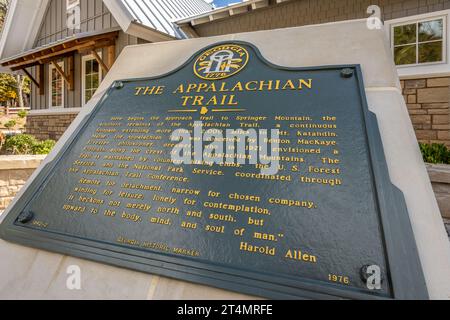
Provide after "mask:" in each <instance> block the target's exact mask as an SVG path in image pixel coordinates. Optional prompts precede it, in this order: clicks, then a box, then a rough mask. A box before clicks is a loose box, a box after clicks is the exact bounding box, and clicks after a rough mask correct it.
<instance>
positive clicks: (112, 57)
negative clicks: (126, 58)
mask: <svg viewBox="0 0 450 320" xmlns="http://www.w3.org/2000/svg"><path fill="white" fill-rule="evenodd" d="M115 61H116V46H115V45H112V46H109V47H108V68H109V69H111V68H112V66H113V64H114V62H115Z"/></svg>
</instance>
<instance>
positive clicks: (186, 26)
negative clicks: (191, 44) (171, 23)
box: [176, 0, 293, 37]
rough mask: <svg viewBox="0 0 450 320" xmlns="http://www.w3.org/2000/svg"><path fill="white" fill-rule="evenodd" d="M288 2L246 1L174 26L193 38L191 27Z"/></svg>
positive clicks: (285, 0)
mask: <svg viewBox="0 0 450 320" xmlns="http://www.w3.org/2000/svg"><path fill="white" fill-rule="evenodd" d="M288 1H293V0H248V1H244V2H241V3H237V4H234V5H230V6H227V7H223V8H218V9H216V10H213V11H210V12H207V13H204V14H199V15H196V16H192V17H189V18H186V19H182V20H178V21H177V22H176V24H178V25H179V26H180V28H181V29H182V30H183V31H184V32H185V33H187V34H189V35H190V36H191V37H195V36H196V34H195V32H193V30H192V27H194V28H195V27H196V26H198V25H201V24H204V23H209V22H213V21H217V20H223V19H227V18H230V17H233V16H236V15H240V14H245V13H248V12H251V11H254V10H259V9H263V8H267V7H270V6H274V5H278V4H281V3H284V2H288Z"/></svg>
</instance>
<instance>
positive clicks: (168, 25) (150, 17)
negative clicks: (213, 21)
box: [120, 0, 213, 38]
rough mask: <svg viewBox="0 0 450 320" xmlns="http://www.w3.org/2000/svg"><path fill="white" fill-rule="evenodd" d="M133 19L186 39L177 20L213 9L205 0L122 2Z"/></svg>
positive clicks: (135, 0) (133, 0) (129, 0)
mask: <svg viewBox="0 0 450 320" xmlns="http://www.w3.org/2000/svg"><path fill="white" fill-rule="evenodd" d="M120 1H122V3H123V5H124V6H125V7H126V8H127V9H128V11H129V13H130V14H131V16H132V17H133V19H134V20H135V21H136V22H138V23H140V24H142V25H145V26H148V27H150V28H153V29H155V30H158V31H160V32H164V33H167V34H169V35H171V36H173V37H177V38H180V37H184V36H183V34H182V33H181V32H180V30H179V29H178V27H177V25H176V24H175V23H174V22H175V21H177V20H180V19H184V18H187V17H191V16H197V15H199V14H202V13H205V12H209V11H211V10H212V9H213V7H212V6H211V5H210V4H208V3H206V2H205V1H204V0H120Z"/></svg>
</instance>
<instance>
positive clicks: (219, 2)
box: [214, 0, 242, 8]
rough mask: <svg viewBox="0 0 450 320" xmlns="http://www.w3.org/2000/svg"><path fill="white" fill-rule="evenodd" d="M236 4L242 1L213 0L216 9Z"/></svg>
mask: <svg viewBox="0 0 450 320" xmlns="http://www.w3.org/2000/svg"><path fill="white" fill-rule="evenodd" d="M237 2H242V0H214V4H215V6H216V8H218V7H224V6H226V5H228V4H230V3H237Z"/></svg>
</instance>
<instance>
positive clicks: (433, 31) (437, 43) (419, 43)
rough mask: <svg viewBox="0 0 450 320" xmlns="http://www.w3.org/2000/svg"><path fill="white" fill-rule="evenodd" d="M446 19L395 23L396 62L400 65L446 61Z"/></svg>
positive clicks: (394, 45)
mask: <svg viewBox="0 0 450 320" xmlns="http://www.w3.org/2000/svg"><path fill="white" fill-rule="evenodd" d="M445 23H446V21H445V19H444V18H435V19H428V20H421V21H416V22H413V23H404V24H400V25H398V24H397V25H393V26H392V29H391V39H392V48H393V52H394V59H395V64H396V65H398V66H405V65H418V64H431V63H442V62H445V59H446V57H445V47H446V44H445V37H446V35H445V28H446V27H445Z"/></svg>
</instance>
